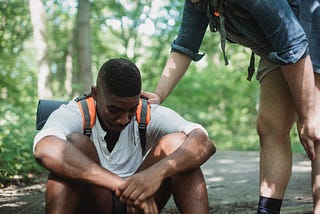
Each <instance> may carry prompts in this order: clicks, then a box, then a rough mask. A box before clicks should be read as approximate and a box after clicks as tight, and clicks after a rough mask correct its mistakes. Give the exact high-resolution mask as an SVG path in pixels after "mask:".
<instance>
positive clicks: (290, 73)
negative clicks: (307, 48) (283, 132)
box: [281, 56, 320, 160]
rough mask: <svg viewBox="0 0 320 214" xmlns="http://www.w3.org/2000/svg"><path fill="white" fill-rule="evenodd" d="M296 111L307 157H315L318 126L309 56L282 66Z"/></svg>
mask: <svg viewBox="0 0 320 214" xmlns="http://www.w3.org/2000/svg"><path fill="white" fill-rule="evenodd" d="M281 68H282V71H283V74H284V76H285V78H286V80H287V82H288V85H289V87H290V89H291V93H292V96H293V99H294V101H295V104H296V108H297V112H298V117H299V120H298V132H299V136H300V139H301V143H302V145H303V147H304V148H305V150H306V152H307V154H308V156H309V158H310V159H311V160H314V159H315V147H314V144H315V143H316V142H317V141H320V127H319V125H320V124H319V122H318V117H319V116H320V115H319V114H317V112H316V109H315V103H316V97H315V90H316V87H315V80H314V73H313V68H312V63H311V60H310V57H309V56H307V57H305V58H303V59H300V60H299V61H298V62H297V63H295V64H289V65H285V66H282V67H281Z"/></svg>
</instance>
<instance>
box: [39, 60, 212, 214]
mask: <svg viewBox="0 0 320 214" xmlns="http://www.w3.org/2000/svg"><path fill="white" fill-rule="evenodd" d="M140 91H141V77H140V72H139V70H138V68H137V67H136V66H135V65H134V64H133V63H132V62H130V61H128V60H125V59H111V60H109V61H107V62H106V63H105V64H103V65H102V67H101V68H100V70H99V74H98V78H97V85H96V86H93V87H92V97H93V98H94V101H95V102H94V108H93V110H94V111H95V112H96V118H95V120H94V125H93V127H92V134H91V136H90V138H89V137H87V136H85V135H83V134H82V132H83V121H82V115H81V111H80V109H79V106H78V105H77V102H75V101H71V102H69V103H68V104H67V105H62V106H61V107H60V108H58V109H57V110H56V111H54V112H53V113H52V114H51V115H50V117H49V118H48V120H47V122H46V124H45V126H44V127H43V129H42V130H41V131H40V132H39V133H38V134H37V135H36V137H35V139H34V156H35V158H36V159H37V160H38V162H39V163H40V164H41V165H42V166H44V167H45V168H46V169H48V170H49V172H50V174H49V178H48V181H47V186H46V213H136V212H139V213H140V212H141V211H142V212H143V213H158V212H159V211H161V209H162V208H163V207H164V206H165V204H166V202H167V201H168V199H169V197H170V196H171V194H173V196H174V198H175V202H176V205H177V207H178V209H179V211H180V212H181V213H208V212H209V206H208V195H207V191H206V185H205V181H204V177H203V174H202V171H201V169H200V166H201V164H203V163H204V162H205V161H206V160H208V158H209V157H210V156H211V155H212V154H214V152H215V147H214V145H213V143H212V141H211V140H210V139H209V138H208V136H207V132H206V130H205V129H204V128H203V127H202V126H201V125H199V124H195V123H192V122H189V121H186V120H185V119H184V118H182V117H181V116H180V115H179V114H177V113H176V112H174V111H172V110H170V109H168V108H165V107H162V106H159V105H156V104H153V105H151V107H150V108H151V109H150V116H151V120H150V122H149V124H148V126H147V130H146V145H145V148H146V150H145V151H146V152H145V153H143V150H142V146H141V144H140V136H139V130H138V122H137V118H136V116H135V112H136V110H137V107H138V104H139V100H140ZM89 108H90V107H89ZM142 153H143V154H142Z"/></svg>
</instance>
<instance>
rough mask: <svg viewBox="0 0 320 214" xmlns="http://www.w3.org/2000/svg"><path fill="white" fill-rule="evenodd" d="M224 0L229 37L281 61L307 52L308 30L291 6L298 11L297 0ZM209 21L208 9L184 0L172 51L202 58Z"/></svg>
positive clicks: (265, 55) (195, 58)
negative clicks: (201, 50) (201, 47)
mask: <svg viewBox="0 0 320 214" xmlns="http://www.w3.org/2000/svg"><path fill="white" fill-rule="evenodd" d="M288 1H289V2H290V4H291V5H289V3H288ZM224 2H225V5H224V17H225V29H226V37H227V39H228V40H231V41H233V42H236V43H239V44H241V45H243V46H245V47H249V48H251V49H252V50H253V52H254V53H255V54H257V55H259V56H260V57H266V58H268V59H269V60H271V61H272V62H273V63H275V64H279V65H284V64H291V63H295V62H297V61H298V60H300V59H301V58H303V57H304V56H305V55H306V54H308V41H307V36H306V33H305V31H304V29H303V28H302V26H301V25H300V23H299V21H298V19H297V17H296V15H295V14H294V13H293V10H292V9H291V6H294V7H296V8H295V10H294V11H295V12H298V11H299V6H300V5H299V4H298V3H297V2H298V0H225V1H224ZM316 2H317V1H316ZM301 4H302V5H303V4H306V3H305V2H304V3H301ZM220 15H221V14H220ZM209 22H210V19H209V17H208V16H207V13H206V11H204V10H201V9H199V7H197V4H194V3H192V2H191V1H190V0H185V5H184V10H183V16H182V23H181V26H180V29H179V33H178V36H177V38H176V39H175V40H174V42H173V43H172V45H171V47H172V51H176V52H180V53H183V54H186V55H187V56H189V57H190V58H191V59H192V60H194V61H198V60H200V59H201V58H202V57H203V55H204V54H199V48H200V46H201V42H202V39H203V37H204V34H205V32H206V29H207V27H208V24H209ZM317 49H319V47H318V48H317ZM318 58H319V57H318Z"/></svg>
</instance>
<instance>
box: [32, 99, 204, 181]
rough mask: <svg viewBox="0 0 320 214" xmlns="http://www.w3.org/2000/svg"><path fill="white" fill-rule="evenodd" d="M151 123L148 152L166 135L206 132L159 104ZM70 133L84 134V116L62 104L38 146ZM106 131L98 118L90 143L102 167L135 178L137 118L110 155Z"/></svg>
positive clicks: (75, 106) (71, 104)
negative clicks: (49, 139) (45, 138)
mask: <svg viewBox="0 0 320 214" xmlns="http://www.w3.org/2000/svg"><path fill="white" fill-rule="evenodd" d="M150 114H151V120H150V122H149V124H148V126H147V130H146V151H148V150H149V149H151V148H152V147H153V146H154V144H155V143H156V142H157V141H158V140H159V139H160V138H161V137H163V136H164V135H166V134H169V133H173V132H183V133H185V134H189V133H190V132H191V131H192V130H194V129H196V128H200V129H202V130H203V131H204V132H205V133H207V132H206V130H205V129H204V128H203V127H202V126H201V125H200V124H197V123H192V122H189V121H186V120H185V119H184V118H183V117H181V116H180V115H179V114H178V113H176V112H175V111H173V110H171V109H168V108H166V107H164V106H160V105H155V104H152V105H151V112H150ZM71 133H81V134H82V133H83V127H82V117H81V113H80V110H79V107H78V104H77V103H76V102H75V101H70V102H69V103H68V104H67V105H61V106H60V107H59V108H58V109H57V110H55V111H54V112H53V113H52V114H51V115H50V116H49V118H48V120H47V122H46V124H45V125H44V127H43V128H42V130H41V131H40V132H39V133H38V134H37V135H36V136H35V138H34V144H33V150H34V149H35V145H36V144H37V143H38V142H39V141H40V140H41V139H42V138H44V137H46V136H49V135H53V136H56V137H58V138H61V139H63V140H66V138H67V136H68V135H69V134H71ZM105 135H106V131H104V130H103V129H102V127H101V125H100V122H99V119H98V117H96V121H95V124H94V126H93V127H92V134H91V137H90V138H91V140H92V141H93V143H94V145H95V147H96V150H97V152H98V155H99V159H100V163H101V165H102V167H103V168H105V169H107V170H109V171H111V172H113V173H115V174H117V175H119V176H120V177H123V178H125V177H128V176H130V175H132V174H133V173H134V172H135V171H136V170H137V169H138V167H139V166H140V164H141V163H142V161H143V157H142V148H141V144H140V134H139V128H138V123H137V121H136V117H135V116H134V117H133V118H132V119H131V121H130V123H129V124H128V125H127V126H126V128H125V129H124V130H123V131H122V132H121V134H120V136H119V139H118V141H117V143H116V145H115V147H114V148H113V150H112V152H111V153H110V152H109V150H108V148H107V143H106V141H105V139H104V136H105Z"/></svg>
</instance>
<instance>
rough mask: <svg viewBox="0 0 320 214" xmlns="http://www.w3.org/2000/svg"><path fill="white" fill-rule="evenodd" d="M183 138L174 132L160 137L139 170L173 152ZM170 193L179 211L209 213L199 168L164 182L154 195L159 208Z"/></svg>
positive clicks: (183, 136)
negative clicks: (163, 137) (162, 137)
mask: <svg viewBox="0 0 320 214" xmlns="http://www.w3.org/2000/svg"><path fill="white" fill-rule="evenodd" d="M184 138H185V135H183V134H179V133H176V134H171V135H169V136H166V137H165V139H161V140H160V142H159V143H158V145H157V146H156V148H155V149H153V150H151V152H150V153H149V155H148V156H147V158H146V159H145V161H144V162H143V164H142V165H141V168H140V169H139V170H141V169H145V168H147V167H149V166H150V165H153V164H154V163H156V162H158V161H159V160H160V159H162V158H164V157H165V156H166V155H169V154H170V153H172V152H174V151H175V150H176V149H177V148H178V147H179V146H180V145H181V143H182V142H183V140H184ZM170 193H172V194H173V197H174V200H175V203H176V205H177V207H178V209H179V211H180V213H203V214H206V213H209V203H208V193H207V189H206V184H205V180H204V176H203V174H202V171H201V169H200V168H196V169H192V170H189V171H187V172H183V173H181V174H179V175H176V176H173V177H171V178H170V179H169V180H167V181H165V182H164V184H163V185H162V186H161V187H160V190H159V191H158V192H157V194H156V196H155V198H156V201H157V204H158V208H159V210H161V209H162V208H163V206H164V205H165V203H166V202H167V200H168V199H169V197H170Z"/></svg>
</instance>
